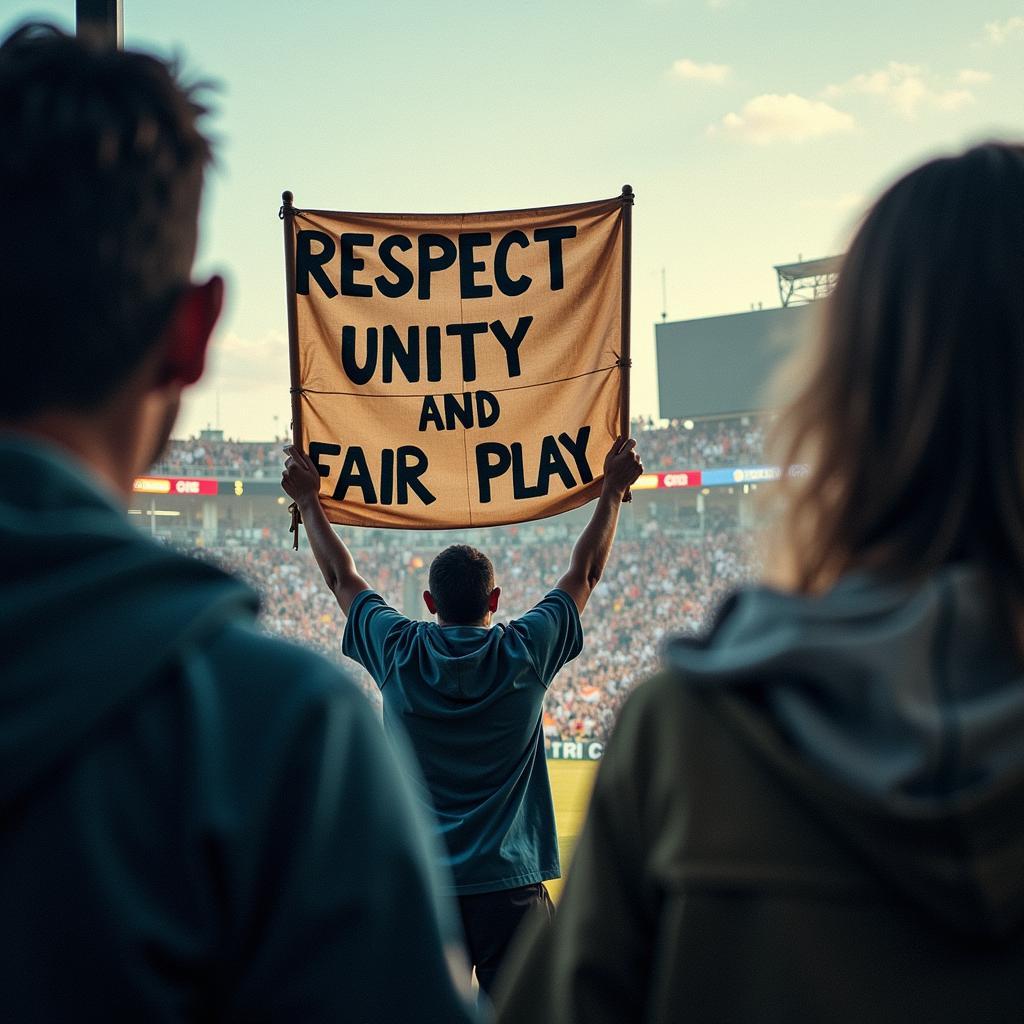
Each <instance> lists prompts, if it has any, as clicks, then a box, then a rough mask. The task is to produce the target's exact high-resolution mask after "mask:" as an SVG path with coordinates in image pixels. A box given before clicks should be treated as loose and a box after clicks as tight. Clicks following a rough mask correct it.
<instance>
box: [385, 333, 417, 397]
mask: <svg viewBox="0 0 1024 1024" xmlns="http://www.w3.org/2000/svg"><path fill="white" fill-rule="evenodd" d="M396 362H397V363H398V365H399V366H400V367H401V368H402V373H403V375H404V376H405V379H406V380H407V381H408V382H409V383H410V384H415V383H416V382H417V381H418V380H419V379H420V329H419V328H418V327H417V326H416V325H415V324H413V325H412V326H411V327H410V328H409V344H408V347H406V346H405V345H403V344H402V336H401V335H400V334H399V333H398V328H397V327H392V326H391V324H387V325H386V326H385V327H384V337H383V340H382V341H381V353H380V373H381V380H382V381H383V382H384V383H385V384H390V383H391V381H392V377H393V375H394V369H395V363H396Z"/></svg>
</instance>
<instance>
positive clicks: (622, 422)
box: [619, 185, 634, 501]
mask: <svg viewBox="0 0 1024 1024" xmlns="http://www.w3.org/2000/svg"><path fill="white" fill-rule="evenodd" d="M633 198H634V196H633V188H632V186H630V185H623V186H622V327H621V332H620V333H621V336H622V352H621V353H620V364H619V368H620V372H621V374H622V377H621V387H622V399H621V401H622V405H621V407H620V409H619V433H620V434H622V436H623V437H629V427H630V423H629V368H630V366H631V365H632V359H631V358H630V354H629V315H630V287H631V282H632V246H633ZM622 500H623V501H632V500H633V495H632V494H631V493H630V492H629V491H628V490H627V491H626V493H625V494H624V495H623V496H622Z"/></svg>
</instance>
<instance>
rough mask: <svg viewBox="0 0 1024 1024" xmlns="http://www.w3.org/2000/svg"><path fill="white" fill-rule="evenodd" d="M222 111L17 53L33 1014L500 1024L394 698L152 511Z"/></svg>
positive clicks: (11, 353)
mask: <svg viewBox="0 0 1024 1024" xmlns="http://www.w3.org/2000/svg"><path fill="white" fill-rule="evenodd" d="M203 113H204V111H203V108H202V107H201V106H200V105H199V104H198V103H197V99H196V95H195V92H194V91H193V90H189V89H186V88H183V87H182V86H180V85H179V84H178V83H177V82H176V81H175V78H174V75H173V73H172V71H171V69H169V68H168V67H167V66H166V65H165V64H163V63H161V62H159V61H157V60H156V59H154V58H152V57H149V56H147V55H144V54H141V53H131V52H119V51H117V50H114V49H112V48H109V47H106V46H103V45H100V44H99V43H98V42H96V43H90V42H88V41H81V40H76V39H73V38H69V37H68V36H66V35H64V34H62V33H60V32H59V31H57V30H56V29H51V28H48V27H46V26H40V25H27V26H25V27H23V28H21V29H19V30H18V31H16V32H15V33H14V34H13V35H11V36H10V37H9V38H8V39H7V40H6V41H5V42H4V43H3V45H2V47H0V137H2V138H3V147H2V149H0V191H2V192H3V194H4V195H5V196H6V197H7V198H8V203H7V205H6V209H5V212H4V217H3V220H2V222H0V236H2V237H0V345H2V346H3V356H4V372H3V374H2V375H0V428H2V432H0V649H2V651H3V672H2V673H0V707H2V709H3V714H2V718H0V768H2V771H0V780H2V781H0V817H2V819H3V831H2V833H0V907H2V908H3V927H4V934H5V938H6V939H7V941H6V943H5V946H4V956H3V959H2V961H0V993H2V998H3V1011H4V1015H5V1017H7V1018H8V1019H11V1020H24V1021H27V1020H39V1021H71V1020H74V1021H104V1022H107V1021H112V1020H126V1021H127V1020H131V1021H179V1020H225V1021H231V1020H237V1021H241V1020H247V1021H252V1020H290V1021H303V1022H311V1021H339V1020H353V1021H356V1020H358V1021H370V1020H382V1021H383V1020H386V1021H406V1020H409V1021H436V1022H444V1024H447V1022H449V1021H469V1020H471V1019H474V1017H475V1011H473V1010H472V1009H471V1007H470V1004H469V1003H468V1001H467V997H468V992H467V991H465V989H464V987H463V984H462V981H463V980H464V981H466V982H468V971H467V970H465V969H464V966H463V967H462V968H460V967H459V964H460V954H461V949H460V943H459V939H458V936H457V930H456V927H457V926H456V921H455V918H454V913H453V910H454V908H453V907H452V906H450V904H449V897H448V896H447V894H446V893H445V892H444V888H445V885H444V881H443V879H442V877H441V876H440V874H439V871H438V867H437V863H436V862H437V859H438V858H437V856H436V853H435V851H434V849H433V847H434V845H435V844H434V840H433V837H432V836H431V835H430V834H429V831H428V828H427V826H426V824H425V820H424V817H423V815H422V812H421V811H420V809H419V807H418V806H417V805H416V803H415V801H414V799H413V797H412V795H411V793H410V787H409V784H408V781H407V771H406V770H402V769H400V768H399V767H397V766H396V763H395V761H396V756H397V757H398V760H399V762H401V760H402V756H401V754H400V753H399V754H398V755H396V754H395V753H394V752H392V751H386V750H385V740H384V737H383V733H382V730H381V729H380V726H379V724H378V723H377V722H376V721H375V720H374V717H373V715H372V712H371V710H370V709H369V708H368V706H367V704H366V702H365V701H364V700H363V698H362V697H361V696H360V695H359V693H358V692H357V691H356V690H355V689H354V687H352V686H351V685H350V684H349V683H348V682H347V681H345V680H344V679H343V678H341V677H340V675H339V673H338V671H337V670H336V668H334V667H332V666H330V665H329V664H327V663H326V662H323V661H321V660H320V659H318V658H316V657H314V656H312V655H309V654H307V653H306V652H304V651H301V650H299V649H298V648H295V647H292V646H290V645H287V644H283V643H281V642H280V641H277V640H272V639H270V638H267V637H263V636H260V635H258V634H257V633H256V632H255V631H254V630H253V628H252V623H253V620H254V618H255V614H256V599H255V595H254V594H253V593H252V592H251V591H250V590H249V588H248V587H246V586H244V585H242V584H241V583H239V582H237V581H235V580H234V579H232V578H231V577H229V576H226V575H224V574H223V573H221V572H219V571H217V570H215V569H213V568H212V567H210V566H206V565H203V564H202V563H200V562H197V561H195V560H192V559H187V558H185V557H184V556H182V555H180V554H176V553H174V552H172V551H170V550H168V549H165V548H162V547H160V546H158V545H156V544H154V543H152V542H151V541H150V540H149V539H147V538H145V537H143V536H142V535H141V534H140V533H138V532H137V531H135V530H134V529H132V528H131V527H130V526H129V524H128V520H127V517H126V516H125V515H124V511H123V505H124V503H125V501H126V500H127V499H128V496H129V495H130V494H131V490H132V481H133V479H134V477H135V476H136V475H137V474H139V473H140V472H142V471H144V470H145V468H146V467H147V466H148V465H149V464H150V463H151V462H152V459H153V456H154V455H155V453H156V452H158V451H159V450H160V448H161V446H162V445H163V443H164V442H165V441H166V439H167V435H168V433H169V432H170V429H171V426H172V425H173V423H174V418H175V414H176V412H177V408H178V403H179V400H180V396H181V393H182V391H183V389H184V388H185V387H187V386H188V385H190V384H192V383H194V382H195V381H196V380H197V379H198V378H199V377H200V375H201V373H202V370H203V360H204V355H205V351H206V346H207V341H208V339H209V336H210V332H211V330H212V328H213V326H214V323H215V321H216V319H217V316H218V313H219V311H220V306H221V295H222V283H221V280H220V279H219V278H216V277H214V278H212V279H210V280H209V281H205V282H202V283H194V282H192V281H191V280H190V273H191V265H192V259H193V255H194V250H195V244H196V234H197V218H198V208H199V199H200V192H201V188H202V182H203V173H204V167H205V164H206V162H207V159H208V156H209V148H208V143H207V140H206V138H205V137H204V136H203V134H202V131H201V127H200V119H201V117H202V115H203ZM58 292H59V294H58ZM119 506H120V507H119ZM411 770H412V769H411V768H410V769H408V771H411ZM463 963H464V962H463ZM453 968H454V969H455V970H456V973H457V975H458V978H457V977H456V976H455V975H454V974H453Z"/></svg>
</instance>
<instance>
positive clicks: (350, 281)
mask: <svg viewBox="0 0 1024 1024" xmlns="http://www.w3.org/2000/svg"><path fill="white" fill-rule="evenodd" d="M357 245H373V235H366V234H361V233H359V232H356V231H346V232H344V233H343V234H342V236H341V293H342V295H353V296H356V297H357V298H366V297H367V296H369V295H372V294H373V288H372V287H371V286H370V285H368V284H356V282H355V273H356V271H357V270H362V269H363V267H364V266H365V265H366V261H365V260H363V259H361V258H360V257H359V256H356V254H355V247H356V246H357Z"/></svg>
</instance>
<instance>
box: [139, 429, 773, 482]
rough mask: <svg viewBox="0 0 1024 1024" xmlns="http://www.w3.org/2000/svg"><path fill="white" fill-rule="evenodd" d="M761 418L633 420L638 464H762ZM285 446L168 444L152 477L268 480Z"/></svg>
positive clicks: (205, 441)
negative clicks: (639, 446)
mask: <svg viewBox="0 0 1024 1024" xmlns="http://www.w3.org/2000/svg"><path fill="white" fill-rule="evenodd" d="M767 422H768V421H767V417H765V416H763V415H754V414H750V415H744V416H725V417H717V418H711V419H704V420H657V421H656V420H654V419H652V418H650V417H639V418H636V419H634V420H633V431H634V434H635V435H636V436H638V437H639V438H640V440H641V442H642V448H643V452H644V460H645V464H646V465H647V467H648V469H650V470H652V471H659V470H669V469H712V468H716V467H723V468H724V467H730V466H744V465H746V466H756V465H760V464H761V463H762V462H763V461H764V432H765V427H766V425H767ZM287 443H288V442H287V440H285V439H283V438H282V439H281V440H274V441H233V440H220V439H217V438H208V437H192V438H187V439H181V440H175V441H171V442H169V444H168V446H167V448H166V450H165V451H164V453H163V455H162V456H161V457H160V460H159V461H158V462H157V463H156V464H155V465H154V466H153V469H152V472H153V473H154V474H156V475H165V476H189V475H198V476H220V477H243V478H251V479H256V480H262V479H270V478H273V477H274V476H276V475H277V474H278V473H279V472H280V469H281V448H282V447H283V446H284V445H285V444H287Z"/></svg>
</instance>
